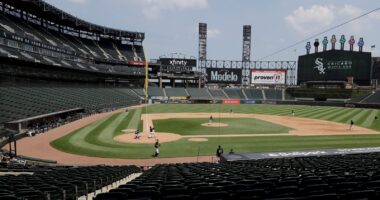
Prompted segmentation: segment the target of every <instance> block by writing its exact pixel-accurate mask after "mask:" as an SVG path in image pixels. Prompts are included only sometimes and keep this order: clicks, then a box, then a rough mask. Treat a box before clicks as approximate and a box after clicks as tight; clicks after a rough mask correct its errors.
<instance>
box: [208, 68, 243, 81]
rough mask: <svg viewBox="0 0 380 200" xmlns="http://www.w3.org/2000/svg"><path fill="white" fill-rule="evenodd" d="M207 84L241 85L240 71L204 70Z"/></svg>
mask: <svg viewBox="0 0 380 200" xmlns="http://www.w3.org/2000/svg"><path fill="white" fill-rule="evenodd" d="M206 74H207V77H206V78H207V82H208V83H226V84H241V77H242V70H241V69H218V68H208V69H206Z"/></svg>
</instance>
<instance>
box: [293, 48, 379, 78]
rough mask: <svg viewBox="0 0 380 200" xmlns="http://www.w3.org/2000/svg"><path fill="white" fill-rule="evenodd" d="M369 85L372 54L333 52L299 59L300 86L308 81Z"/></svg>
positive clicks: (304, 56)
mask: <svg viewBox="0 0 380 200" xmlns="http://www.w3.org/2000/svg"><path fill="white" fill-rule="evenodd" d="M347 77H354V83H356V84H358V85H369V84H370V79H371V53H367V52H354V51H342V50H331V51H325V52H320V53H314V54H309V55H303V56H300V57H299V58H298V84H300V83H303V82H307V81H347Z"/></svg>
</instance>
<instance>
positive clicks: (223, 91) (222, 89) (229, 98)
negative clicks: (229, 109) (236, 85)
mask: <svg viewBox="0 0 380 200" xmlns="http://www.w3.org/2000/svg"><path fill="white" fill-rule="evenodd" d="M222 92H223V94H224V95H226V97H227V99H231V98H230V97H229V96H228V95H227V93H226V92H225V91H224V90H223V89H222Z"/></svg>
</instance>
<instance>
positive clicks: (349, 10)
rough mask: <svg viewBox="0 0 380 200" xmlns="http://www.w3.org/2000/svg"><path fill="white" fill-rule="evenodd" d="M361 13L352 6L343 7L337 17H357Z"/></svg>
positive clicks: (361, 11)
mask: <svg viewBox="0 0 380 200" xmlns="http://www.w3.org/2000/svg"><path fill="white" fill-rule="evenodd" d="M362 13H363V10H362V9H360V8H357V7H355V6H353V5H344V6H343V8H342V9H340V10H339V11H338V14H339V15H342V16H349V17H357V16H359V15H360V14H362Z"/></svg>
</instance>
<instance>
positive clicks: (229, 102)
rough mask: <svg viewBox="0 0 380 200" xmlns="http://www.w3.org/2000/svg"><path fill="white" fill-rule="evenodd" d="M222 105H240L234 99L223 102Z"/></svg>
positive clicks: (238, 101)
mask: <svg viewBox="0 0 380 200" xmlns="http://www.w3.org/2000/svg"><path fill="white" fill-rule="evenodd" d="M223 104H240V100H235V99H228V100H223Z"/></svg>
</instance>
